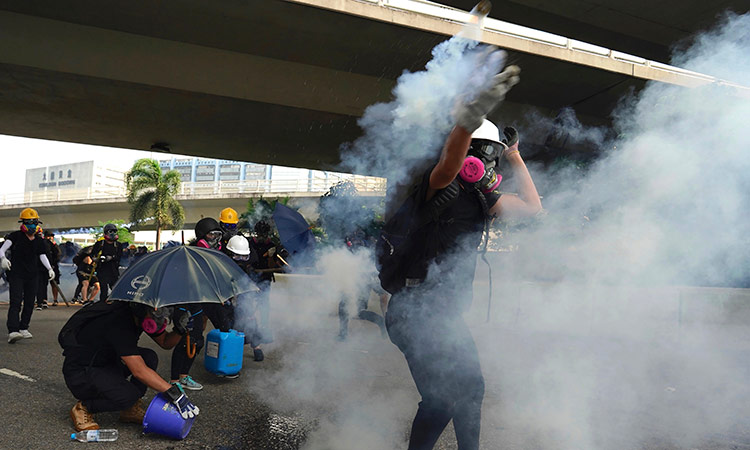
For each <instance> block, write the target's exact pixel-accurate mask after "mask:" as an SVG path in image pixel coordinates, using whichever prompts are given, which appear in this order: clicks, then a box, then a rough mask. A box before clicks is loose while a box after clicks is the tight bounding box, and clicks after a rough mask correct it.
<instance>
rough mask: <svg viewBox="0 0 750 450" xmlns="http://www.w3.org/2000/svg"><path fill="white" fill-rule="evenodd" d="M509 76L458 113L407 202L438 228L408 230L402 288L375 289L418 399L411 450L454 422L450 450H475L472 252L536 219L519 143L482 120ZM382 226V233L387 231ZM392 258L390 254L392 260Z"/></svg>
mask: <svg viewBox="0 0 750 450" xmlns="http://www.w3.org/2000/svg"><path fill="white" fill-rule="evenodd" d="M519 74H520V69H519V68H518V67H517V66H509V67H507V68H506V69H505V70H504V71H503V72H501V73H499V74H497V75H495V76H494V77H493V78H492V80H491V84H490V86H489V87H488V88H486V89H485V90H484V91H482V92H480V93H479V94H478V95H477V96H476V97H475V98H474V99H473V100H472V101H470V102H465V103H463V104H459V105H457V108H456V109H455V110H454V118H455V126H454V127H453V129H452V131H451V132H450V134H449V135H448V137H447V138H446V140H445V143H444V145H443V149H442V154H441V155H440V159H439V161H438V163H437V164H436V165H435V166H434V167H432V168H430V169H429V170H427V171H426V172H425V173H424V174H422V176H421V182H420V183H419V184H418V187H417V188H416V190H415V191H414V192H413V194H412V197H410V198H411V199H412V200H413V202H414V205H415V208H416V210H417V211H424V210H425V208H426V210H432V211H438V213H439V215H438V217H437V219H433V220H429V221H427V222H426V223H421V224H420V226H419V227H418V228H417V229H416V230H411V231H410V234H409V237H408V238H407V241H408V242H407V243H406V244H404V245H408V246H409V250H410V251H409V252H408V254H410V255H418V258H417V259H411V260H410V261H409V263H408V264H407V265H406V267H405V269H404V273H402V274H400V275H401V276H402V278H401V279H400V284H390V285H388V286H387V284H388V282H387V280H386V281H384V279H385V276H384V275H385V274H386V271H387V270H388V269H389V268H388V267H381V273H380V278H381V284H382V285H383V287H384V288H386V289H388V290H389V291H390V292H391V293H392V294H393V297H392V299H391V301H390V304H389V307H388V311H387V313H386V326H387V328H388V334H389V337H390V339H391V341H392V342H393V343H394V344H396V346H398V348H399V349H400V350H401V352H402V353H403V354H404V356H405V358H406V361H407V363H408V365H409V369H410V371H411V374H412V377H413V378H414V382H415V384H416V386H417V389H418V390H419V393H420V395H421V396H422V401H421V402H420V403H419V408H418V410H417V413H416V416H415V417H414V421H413V423H412V427H411V435H410V438H409V448H410V449H431V448H433V447H434V445H435V442H436V441H437V440H438V438H439V437H440V435H441V434H442V432H443V430H444V429H445V427H446V425H447V424H448V422H450V421H451V420H452V421H453V425H454V428H455V432H456V440H457V442H458V448H459V449H461V450H467V449H477V448H479V432H480V417H481V408H482V400H483V397H484V378H483V376H482V371H481V368H480V365H479V355H478V352H477V347H476V344H475V343H474V339H473V337H472V335H471V331H470V330H469V328H468V326H467V325H466V323H465V321H464V319H463V317H462V313H463V312H464V311H465V310H466V309H467V308H468V305H469V304H470V303H471V292H472V282H473V279H474V271H475V266H476V255H477V247H478V246H479V244H480V242H481V240H482V235H483V233H484V232H485V230H486V227H487V226H488V222H487V221H488V218H490V217H500V218H509V217H524V216H534V215H535V214H537V213H539V212H540V211H541V209H542V205H541V202H540V199H539V195H538V194H537V191H536V187H535V186H534V182H533V181H532V179H531V176H530V175H529V172H528V170H527V169H526V165H525V164H524V161H523V159H521V154H520V151H519V142H518V133H517V132H516V130H515V129H513V128H506V129H505V130H504V132H503V134H502V135H501V134H500V132H499V130H498V128H497V127H496V126H495V125H494V124H493V123H492V122H490V121H488V120H486V116H487V114H489V113H490V112H491V111H492V110H493V109H494V108H495V107H496V106H497V105H499V104H500V102H501V101H502V100H503V98H504V97H505V94H506V93H507V92H508V91H509V90H510V89H511V87H513V86H514V85H515V84H516V83H518V81H519ZM501 158H505V159H506V160H507V161H508V163H509V165H510V168H511V169H510V170H511V171H512V172H513V176H514V178H515V179H516V180H517V182H518V185H519V192H518V196H515V195H505V194H503V195H500V194H499V193H498V192H497V190H496V189H497V185H498V184H499V181H500V178H501V177H500V175H499V174H497V173H495V171H494V170H495V167H497V163H498V162H499V161H500V159H501ZM386 226H388V224H386ZM396 251H398V249H397V250H396Z"/></svg>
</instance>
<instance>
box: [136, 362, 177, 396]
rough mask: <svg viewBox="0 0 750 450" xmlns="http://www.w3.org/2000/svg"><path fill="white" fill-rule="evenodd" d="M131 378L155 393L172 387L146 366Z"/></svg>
mask: <svg viewBox="0 0 750 450" xmlns="http://www.w3.org/2000/svg"><path fill="white" fill-rule="evenodd" d="M133 376H135V377H136V378H137V379H138V380H139V381H141V382H142V383H143V384H145V385H146V386H148V387H150V388H151V389H153V390H155V391H156V392H164V391H166V390H167V389H169V388H170V387H172V385H171V384H169V383H167V382H166V381H165V380H164V378H162V377H161V376H160V375H159V374H158V373H156V372H154V371H153V370H151V369H150V368H149V367H147V366H146V367H144V368H143V369H141V370H140V371H139V372H138V373H137V374H135V373H134V374H133Z"/></svg>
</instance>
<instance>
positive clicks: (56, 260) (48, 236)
mask: <svg viewBox="0 0 750 450" xmlns="http://www.w3.org/2000/svg"><path fill="white" fill-rule="evenodd" d="M44 246H45V253H46V254H47V259H49V263H50V265H51V266H52V270H54V271H55V278H53V280H50V281H54V284H52V286H51V287H52V306H57V296H58V295H59V294H60V291H59V287H60V260H61V259H62V251H61V250H60V247H59V246H58V245H57V243H56V242H55V233H53V232H52V231H48V230H45V231H44ZM45 289H46V287H45Z"/></svg>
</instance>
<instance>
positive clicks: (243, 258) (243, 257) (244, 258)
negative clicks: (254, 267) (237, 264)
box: [232, 254, 250, 261]
mask: <svg viewBox="0 0 750 450" xmlns="http://www.w3.org/2000/svg"><path fill="white" fill-rule="evenodd" d="M232 259H233V260H235V261H247V260H248V259H250V255H237V254H234V255H233V256H232Z"/></svg>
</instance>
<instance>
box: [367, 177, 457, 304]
mask: <svg viewBox="0 0 750 450" xmlns="http://www.w3.org/2000/svg"><path fill="white" fill-rule="evenodd" d="M422 185H423V183H419V184H418V185H415V186H413V187H412V188H411V190H410V192H409V195H408V196H407V198H406V200H404V202H403V203H402V204H401V206H399V208H398V209H397V210H396V213H395V214H393V216H391V218H390V219H388V220H387V221H386V223H385V224H384V225H383V229H382V230H381V232H380V236H379V237H378V240H377V242H376V244H375V260H376V266H377V269H378V278H379V279H380V286H381V287H382V288H383V289H385V290H386V291H387V292H388V293H390V294H395V293H396V292H398V291H400V290H401V289H403V288H404V287H407V286H413V285H415V284H413V283H419V282H421V281H422V280H424V279H425V277H426V276H427V266H428V263H429V257H430V254H431V252H430V251H429V250H428V247H429V244H430V243H432V242H434V237H435V236H434V234H435V233H434V231H435V228H434V227H428V225H430V224H433V223H434V222H437V220H438V218H439V216H440V214H441V213H442V212H443V211H445V209H446V208H447V207H448V206H450V205H451V204H452V203H453V202H455V201H456V199H458V191H459V189H460V187H459V185H458V180H453V182H451V184H449V185H448V186H447V187H445V188H444V189H441V190H440V191H439V192H438V193H437V194H436V195H435V196H434V197H433V198H432V199H430V201H429V202H426V203H425V202H422V201H421V196H423V195H424V194H423V191H422V189H420V187H421V186H422Z"/></svg>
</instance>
